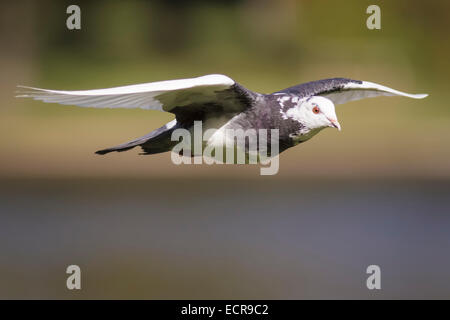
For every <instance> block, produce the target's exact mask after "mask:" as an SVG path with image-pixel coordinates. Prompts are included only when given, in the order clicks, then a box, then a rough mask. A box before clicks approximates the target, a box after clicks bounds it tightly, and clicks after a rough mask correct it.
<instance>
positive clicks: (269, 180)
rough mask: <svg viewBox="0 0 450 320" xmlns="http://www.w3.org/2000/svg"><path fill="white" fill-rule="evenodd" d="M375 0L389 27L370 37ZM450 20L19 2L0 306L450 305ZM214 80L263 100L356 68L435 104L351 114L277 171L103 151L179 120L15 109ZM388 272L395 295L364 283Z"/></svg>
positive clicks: (4, 37) (337, 7) (334, 8)
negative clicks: (76, 281)
mask: <svg viewBox="0 0 450 320" xmlns="http://www.w3.org/2000/svg"><path fill="white" fill-rule="evenodd" d="M374 3H376V4H378V5H379V6H380V7H381V26H382V29H381V30H368V29H367V28H366V19H367V17H368V15H367V14H366V8H367V7H368V6H369V5H371V4H374ZM70 4H78V5H79V6H80V7H81V15H82V17H81V25H82V29H81V30H79V31H71V30H68V29H67V28H66V19H67V17H68V15H67V14H66V8H67V6H69V5H70ZM449 13H450V2H446V1H441V0H430V1H426V2H424V1H410V0H397V1H375V2H374V1H368V0H367V1H366V0H352V1H345V2H344V1H322V0H319V1H295V0H278V1H252V0H233V1H206V0H205V1H201V0H196V1H189V2H188V1H181V0H178V1H175V0H171V1H138V0H133V1H126V2H125V1H95V2H94V1H89V2H88V1H77V2H76V3H75V2H72V1H39V2H38V1H23V0H19V1H15V2H12V1H9V2H5V1H4V2H2V3H1V4H0V44H1V50H0V67H1V70H2V71H1V73H0V81H1V82H0V102H1V104H0V105H1V107H0V146H1V150H2V151H1V159H0V178H1V190H2V195H1V197H2V201H1V203H2V206H1V208H0V209H1V217H2V220H3V221H2V223H1V226H0V229H1V230H2V232H1V233H0V238H1V239H0V240H1V244H0V249H1V250H2V257H1V258H0V259H2V260H3V261H1V262H2V263H1V264H0V268H1V269H2V273H1V274H2V276H3V277H4V279H2V281H1V282H0V297H4V298H9V297H19V298H20V297H22V298H48V297H59V298H61V297H62V298H77V297H83V298H92V297H94V298H105V297H116V298H289V299H290V298H311V297H315V298H326V297H328V298H330V297H331V298H361V297H363V298H364V297H368V298H371V297H385V298H386V297H387V298H389V297H391V298H392V297H394V298H398V297H413V298H414V297H425V298H426V297H447V298H448V297H450V281H448V280H449V278H450V276H449V274H448V271H447V272H445V271H444V270H450V269H449V268H448V267H449V266H450V258H449V256H448V251H445V250H444V251H440V250H443V248H444V247H445V245H450V236H449V233H448V231H447V230H448V228H449V227H450V222H449V218H448V209H449V201H448V198H449V195H450V193H449V189H450V187H449V186H450V183H449V182H450V180H449V178H450V162H449V156H450V148H449V145H450V108H449V106H448V101H449V99H450V91H449V89H448V86H449V81H448V79H449V76H448V75H449V74H450V62H449V56H450V41H449V36H448V31H449V26H450V14H449ZM208 73H223V74H226V75H228V76H230V77H231V78H233V79H234V80H236V81H237V82H239V83H240V84H242V85H244V86H245V87H247V88H249V89H251V90H254V91H258V92H262V93H270V92H274V91H277V90H280V89H282V88H285V87H288V86H292V85H295V84H299V83H303V82H307V81H312V80H318V79H322V78H329V77H348V78H353V79H359V80H367V81H372V82H377V83H380V84H383V85H387V86H390V87H392V88H395V89H398V90H402V91H406V92H410V93H428V94H430V96H429V97H428V98H426V99H424V100H412V99H406V98H400V97H381V98H377V99H368V100H363V101H356V102H350V103H348V104H345V105H339V106H338V107H337V115H338V118H339V120H340V123H341V125H342V127H343V130H342V132H337V131H336V130H325V131H323V132H322V133H320V134H319V135H318V136H316V137H315V138H314V139H313V140H312V141H309V142H307V143H305V144H302V145H300V146H297V147H295V148H291V149H289V150H287V151H286V152H284V153H283V154H282V155H281V157H280V171H279V174H278V175H276V176H273V177H261V176H260V175H259V168H258V167H256V166H220V165H215V166H207V165H203V166H175V165H173V164H172V162H171V161H170V154H169V153H166V154H159V155H153V156H138V155H137V154H138V153H139V150H137V149H135V150H132V151H129V152H125V153H114V154H110V155H108V156H104V157H101V156H97V155H95V154H94V151H96V150H98V149H101V148H104V147H109V146H113V145H116V144H118V143H122V142H125V141H128V140H130V139H132V138H135V137H138V136H141V135H144V134H146V133H148V132H150V131H151V130H153V129H154V128H157V127H159V126H161V125H162V124H164V123H165V122H168V121H170V120H171V119H172V116H171V115H170V114H165V113H160V112H157V111H144V110H120V109H116V110H108V109H105V110H95V109H85V108H77V107H72V106H60V105H55V104H44V103H41V102H37V101H31V100H25V99H17V98H14V94H15V93H14V92H15V91H16V86H17V85H18V84H21V85H28V86H35V87H41V88H50V89H68V90H71V89H72V90H78V89H94V88H106V87H110V86H119V85H127V84H135V83H143V82H151V81H158V80H167V79H177V78H189V77H195V76H200V75H204V74H208ZM387 190H389V192H387ZM311 212H314V213H315V215H314V216H311ZM374 217H377V218H374ZM111 219H112V220H111ZM311 219H312V220H311ZM330 220H331V223H330ZM393 226H396V227H393ZM287 230H288V231H287ZM311 230H312V231H311ZM309 231H311V232H312V233H311V234H310V233H308V232H309ZM313 231H317V233H316V232H313ZM283 235H285V236H286V237H285V238H283ZM318 235H320V237H319V236H318ZM354 246H356V248H355V247H354ZM197 248H198V250H196V249H197ZM367 248H369V252H370V253H372V254H373V255H371V254H369V253H367V252H366V251H365V250H366V249H367ZM219 252H220V254H219ZM72 257H75V258H72ZM246 259H249V260H246ZM377 259H378V260H377ZM75 260H76V261H75ZM373 260H375V261H373ZM77 261H80V262H77ZM377 261H380V262H377ZM425 261H427V262H428V264H426V265H423V264H424V263H425ZM71 263H75V264H77V263H78V264H80V265H81V264H84V266H85V267H86V268H87V270H91V272H90V273H89V271H86V274H87V276H86V277H87V279H89V277H90V280H91V282H90V285H88V284H86V288H85V289H83V290H82V291H81V293H73V292H69V291H68V290H66V289H65V287H64V283H65V282H64V281H65V280H64V279H65V274H64V270H65V266H66V265H68V264H71ZM372 263H375V264H377V263H379V264H382V265H383V263H384V265H388V266H390V267H391V268H388V270H390V272H391V273H390V274H389V275H388V277H390V278H389V279H390V280H391V281H392V282H391V286H389V285H388V286H387V287H386V289H384V291H382V293H380V294H373V293H371V292H368V290H367V289H365V287H364V283H365V282H364V281H365V280H364V279H365V274H364V271H365V267H366V266H367V265H369V264H372ZM29 267H32V268H34V269H32V270H29V271H28V269H27V268H29ZM411 268H412V269H411ZM82 269H83V266H82ZM392 270H394V271H392ZM405 270H409V273H408V272H406V273H402V272H403V271H405ZM28 272H30V273H29V274H28ZM387 272H389V271H387ZM27 274H28V276H27ZM354 274H359V275H358V277H354ZM100 275H101V276H100ZM411 277H414V278H415V279H416V281H415V282H413V283H411V282H408V281H409V280H408V279H410V278H411ZM87 279H86V281H88V280H87ZM93 279H95V281H96V282H95V281H94V280H93ZM439 279H441V280H442V281H440V280H439ZM93 281H94V282H93ZM415 285H416V287H415ZM414 288H419V290H414Z"/></svg>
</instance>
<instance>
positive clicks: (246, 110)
mask: <svg viewBox="0 0 450 320" xmlns="http://www.w3.org/2000/svg"><path fill="white" fill-rule="evenodd" d="M22 88H26V89H27V90H28V91H27V92H24V93H23V94H21V95H19V96H18V97H29V98H33V99H36V100H41V101H44V102H50V103H60V104H67V105H76V106H80V107H94V108H140V109H146V110H159V111H165V112H170V113H172V114H174V115H175V119H174V120H173V121H170V122H169V123H167V124H165V125H164V126H162V127H161V128H159V129H156V130H154V131H152V132H150V133H149V134H147V135H145V136H143V137H140V138H137V139H135V140H133V141H130V142H127V143H124V144H121V145H118V146H115V147H111V148H107V149H103V150H99V151H97V152H96V153H97V154H106V153H109V152H112V151H119V152H120V151H126V150H129V149H132V148H134V147H136V146H140V147H141V148H142V150H143V154H155V153H160V152H166V151H170V150H171V149H172V148H173V147H174V146H175V145H176V144H177V143H178V141H172V139H171V134H172V132H173V131H174V130H175V129H178V128H183V129H187V130H192V128H193V125H194V121H202V126H203V130H207V129H209V128H216V129H218V130H217V131H216V133H214V134H213V135H212V136H211V138H210V139H209V140H208V141H207V142H206V143H205V145H208V144H212V143H215V141H217V140H218V137H220V138H223V136H224V135H225V132H229V131H230V130H226V129H242V130H244V131H245V130H247V129H255V130H259V129H266V130H270V129H278V130H279V152H282V151H284V150H286V149H288V148H290V147H293V146H295V145H297V144H299V143H301V142H304V141H306V140H308V139H310V138H312V137H313V136H314V135H315V134H317V133H318V132H319V131H321V130H322V129H324V128H327V127H333V128H337V129H338V130H340V129H341V126H340V124H339V122H338V119H337V116H336V112H335V107H334V106H335V104H342V103H346V102H348V101H353V100H360V99H364V98H371V97H377V96H404V97H408V98H414V99H422V98H425V97H426V96H427V95H426V94H408V93H404V92H401V91H397V90H394V89H391V88H388V87H385V86H382V85H379V84H376V83H372V82H368V81H359V80H351V79H345V78H333V79H324V80H318V81H313V82H307V83H304V84H300V85H296V86H293V87H289V88H287V89H284V90H281V91H277V92H274V93H271V94H261V93H257V92H253V91H251V90H248V89H246V88H244V87H243V86H242V85H240V84H239V83H237V82H235V81H234V80H232V79H231V78H229V77H227V76H225V75H220V74H211V75H205V76H202V77H197V78H191V79H179V80H169V81H159V82H151V83H144V84H137V85H130V86H122V87H115V88H108V89H98V90H82V91H61V90H47V89H38V88H31V87H22ZM203 147H204V146H203Z"/></svg>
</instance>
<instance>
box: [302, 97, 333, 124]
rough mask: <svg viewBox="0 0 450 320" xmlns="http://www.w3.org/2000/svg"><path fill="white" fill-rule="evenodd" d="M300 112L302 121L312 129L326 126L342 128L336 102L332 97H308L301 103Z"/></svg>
mask: <svg viewBox="0 0 450 320" xmlns="http://www.w3.org/2000/svg"><path fill="white" fill-rule="evenodd" d="M299 113H300V118H301V120H302V123H303V124H304V125H305V126H306V127H308V128H309V129H311V130H315V129H323V128H326V127H332V128H336V129H338V130H341V125H340V124H339V122H338V120H337V116H336V111H335V109H334V104H333V102H332V101H331V100H330V99H327V98H324V97H317V96H313V97H311V98H307V99H306V100H305V101H304V102H303V103H302V104H301V106H300V110H299Z"/></svg>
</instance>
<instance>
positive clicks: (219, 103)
mask: <svg viewBox="0 0 450 320" xmlns="http://www.w3.org/2000/svg"><path fill="white" fill-rule="evenodd" d="M21 88H25V89H27V90H26V91H24V92H22V93H21V94H19V95H18V96H17V97H26V98H33V99H35V100H41V101H44V102H50V103H60V104H68V105H76V106H80V107H94V108H140V109H146V110H160V111H166V112H171V113H174V114H175V115H177V118H178V115H180V116H181V117H182V115H183V113H190V114H192V113H197V114H198V113H207V112H209V111H221V112H225V113H226V112H238V111H242V110H243V109H245V108H246V107H247V106H248V104H250V103H251V99H252V97H253V95H254V93H253V92H251V91H250V90H247V89H245V88H244V87H242V86H240V85H239V84H238V83H236V82H235V81H234V80H232V79H231V78H229V77H227V76H224V75H220V74H211V75H206V76H202V77H198V78H191V79H179V80H168V81H159V82H150V83H143V84H137V85H130V86H123V87H115V88H108V89H97V90H83V91H62V90H47V89H39V88H31V87H21ZM208 107H209V108H210V109H208Z"/></svg>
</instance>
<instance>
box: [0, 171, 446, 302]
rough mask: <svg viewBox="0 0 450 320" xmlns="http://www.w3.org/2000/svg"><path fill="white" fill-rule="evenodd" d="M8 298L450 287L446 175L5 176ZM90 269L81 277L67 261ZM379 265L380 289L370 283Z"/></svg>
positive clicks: (299, 294) (433, 292) (425, 291)
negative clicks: (73, 285) (73, 276)
mask: <svg viewBox="0 0 450 320" xmlns="http://www.w3.org/2000/svg"><path fill="white" fill-rule="evenodd" d="M0 189H1V192H0V212H1V213H0V214H1V215H0V219H1V220H0V253H1V255H0V271H1V273H0V298H150V299H166V298H168V299H170V298H172V299H178V298H190V299H197V298H205V299H206V298H209V299H215V298H236V299H239V298H248V299H251V298H254V299H260V298H261V299H263V298H268V299H269V298H275V299H278V298H283V299H299V298H450V252H449V248H450V233H449V228H450V214H449V208H450V197H449V195H450V182H448V181H444V182H442V181H441V182H438V181H384V182H380V181H366V182H361V181H332V180H329V181H327V180H321V181H316V182H313V181H271V180H270V178H261V180H260V181H258V180H255V181H231V180H230V181H227V180H224V181H214V180H200V179H199V180H195V179H190V180H189V179H188V180H184V181H182V180H162V179H161V180H150V179H149V180H71V179H61V180H3V181H2V183H1V187H0ZM70 264H77V265H79V266H80V267H81V269H82V290H81V291H79V292H72V291H69V290H67V289H66V288H65V279H66V276H67V275H66V274H65V268H66V267H67V266H68V265H70ZM370 264H377V265H380V267H381V271H382V290H381V291H377V292H374V291H369V290H367V289H366V287H365V280H366V277H367V275H366V274H365V270H366V267H367V266H368V265H370Z"/></svg>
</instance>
